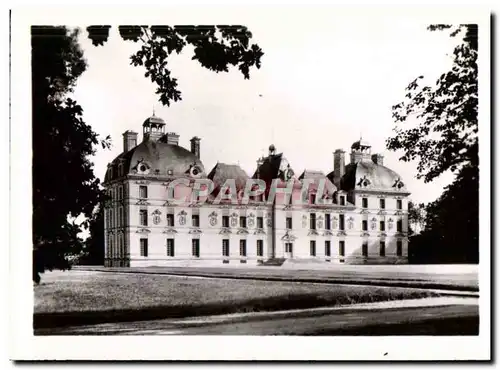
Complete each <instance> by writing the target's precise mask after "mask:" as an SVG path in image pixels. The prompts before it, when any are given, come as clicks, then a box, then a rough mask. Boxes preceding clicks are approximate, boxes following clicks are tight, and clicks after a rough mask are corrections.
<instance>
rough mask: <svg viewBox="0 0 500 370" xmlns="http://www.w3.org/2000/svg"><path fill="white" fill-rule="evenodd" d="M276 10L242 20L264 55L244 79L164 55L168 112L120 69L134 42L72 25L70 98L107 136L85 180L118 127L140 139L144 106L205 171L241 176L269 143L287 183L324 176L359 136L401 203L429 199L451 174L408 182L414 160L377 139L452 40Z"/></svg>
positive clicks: (415, 26)
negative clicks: (196, 146) (75, 44)
mask: <svg viewBox="0 0 500 370" xmlns="http://www.w3.org/2000/svg"><path fill="white" fill-rule="evenodd" d="M276 15H277V13H276V12H274V13H273V12H271V14H263V15H262V16H261V17H256V18H250V19H249V21H248V22H246V23H245V24H244V25H245V26H247V27H248V29H249V30H250V31H251V32H252V34H253V38H252V42H254V43H257V44H258V45H259V46H260V47H261V48H262V50H263V51H264V56H263V57H262V66H261V68H260V69H253V70H251V72H250V79H249V80H245V79H244V78H243V75H242V74H241V73H240V72H239V71H238V70H237V69H236V68H234V69H232V70H230V72H229V73H215V72H212V71H208V70H206V69H204V68H203V67H201V65H199V64H198V63H197V62H196V61H193V60H191V56H192V54H191V50H190V49H184V51H183V53H182V54H181V55H172V56H171V58H170V59H169V66H170V70H171V73H172V76H173V77H175V78H177V79H178V83H179V90H180V91H181V92H182V100H181V101H179V102H173V103H172V105H171V106H170V107H163V106H162V105H161V104H160V103H159V102H158V96H156V95H155V89H156V87H155V85H154V84H152V83H151V82H150V80H149V79H146V78H145V77H144V72H145V70H144V69H142V68H141V67H133V66H131V65H130V62H129V57H130V55H131V54H132V53H133V52H134V51H135V50H137V49H138V48H139V46H140V45H139V44H135V43H133V42H127V41H123V40H122V39H121V38H120V37H119V35H118V32H117V25H115V26H112V29H111V34H110V38H109V40H108V42H107V43H106V44H105V45H104V46H99V47H95V46H93V45H92V44H91V41H90V40H89V39H88V38H87V33H86V31H85V26H86V25H85V26H81V27H82V33H81V36H80V40H81V45H82V48H83V50H84V54H85V57H86V59H87V62H88V68H87V71H86V72H85V73H84V74H83V75H82V76H81V77H80V79H79V81H78V83H77V86H76V88H75V92H74V95H75V97H76V99H77V101H78V103H79V104H80V105H81V106H82V107H83V109H84V120H85V121H86V123H87V124H90V125H91V126H92V128H93V129H94V130H95V131H96V132H97V133H99V134H100V135H102V137H105V136H107V135H108V134H109V135H111V137H112V141H113V146H112V149H111V150H102V149H99V150H98V152H97V154H96V155H95V157H94V158H93V162H94V164H95V173H96V176H97V177H99V178H100V179H101V180H103V178H104V174H105V171H106V165H107V163H108V162H110V161H112V160H113V159H114V158H115V157H116V156H117V155H119V154H120V153H121V152H122V150H123V140H122V133H123V132H124V131H126V130H134V131H136V132H139V140H142V122H143V121H144V120H145V119H146V118H147V117H149V116H151V115H152V113H153V109H154V110H155V114H156V115H157V116H160V117H162V118H163V119H164V120H165V121H166V124H167V125H166V131H168V132H171V131H173V132H176V133H178V134H179V135H180V141H179V144H180V145H181V146H184V147H186V148H188V149H189V147H190V143H189V139H191V138H192V137H193V136H198V137H200V138H201V139H202V140H201V160H202V162H203V163H204V166H205V170H206V172H207V173H208V172H209V171H210V170H211V169H212V168H213V166H215V164H216V163H217V161H219V162H223V163H230V164H239V165H240V166H241V167H242V168H243V169H244V170H245V171H246V172H247V173H248V174H249V175H252V174H253V172H254V170H255V168H256V161H257V159H258V158H259V157H260V156H262V155H265V154H267V153H268V147H269V145H270V144H274V145H275V146H276V148H277V151H278V152H282V153H283V154H284V156H285V157H286V158H287V159H288V161H289V162H290V164H291V166H292V168H293V169H294V171H295V173H296V174H297V176H298V175H300V174H301V173H302V172H303V170H304V169H311V170H321V171H323V172H324V173H325V174H327V173H329V172H330V171H332V170H333V152H334V151H335V150H336V149H339V148H341V149H344V150H345V151H347V152H349V151H350V147H351V144H352V143H353V142H354V141H356V140H359V138H360V136H362V137H363V140H366V141H368V142H369V143H371V145H372V153H382V154H384V156H385V158H384V165H385V166H387V167H389V168H391V169H393V170H394V171H396V172H397V173H399V174H400V175H401V177H402V179H403V181H404V182H405V183H406V185H407V187H408V188H409V191H410V192H411V195H410V198H411V199H412V200H414V201H415V202H418V203H419V202H424V203H426V202H430V201H433V200H435V199H437V198H438V197H439V195H440V194H441V193H442V192H443V187H444V186H446V185H447V184H449V183H450V182H451V181H452V180H453V176H452V175H451V174H449V173H448V174H444V175H442V176H441V177H439V178H438V179H436V180H434V181H433V182H432V183H429V184H425V183H424V182H423V180H418V179H416V173H417V172H416V165H417V163H416V162H415V163H407V162H402V161H399V160H398V158H399V157H400V156H401V153H397V152H396V153H394V152H390V151H388V150H386V148H385V141H386V139H387V138H388V137H390V136H392V135H393V131H392V130H393V128H394V127H395V123H394V121H393V119H392V110H391V107H392V106H393V105H394V104H397V103H399V102H400V101H402V99H403V98H404V95H405V87H406V86H407V85H408V84H409V83H410V82H411V81H412V80H413V79H415V78H416V77H417V76H419V75H424V76H425V78H426V81H428V82H429V83H432V84H433V83H434V82H435V80H436V78H437V77H439V76H440V75H441V74H442V73H443V72H445V71H446V70H448V69H449V68H450V66H451V63H452V59H451V53H452V51H453V47H454V45H455V43H456V42H457V41H458V40H457V39H454V38H450V37H449V36H448V34H447V33H446V32H430V31H428V30H427V29H426V26H427V24H428V22H425V21H423V20H422V19H420V20H418V18H412V17H409V16H408V17H397V18H396V17H391V16H389V15H383V13H381V14H377V15H373V14H372V15H370V14H369V13H366V12H365V13H359V14H358V13H353V15H351V16H349V17H345V16H341V15H337V14H336V13H334V12H325V11H322V12H319V11H316V12H311V13H310V14H302V15H301V14H297V13H290V14H285V15H284V16H282V17H277V16H276ZM299 16H300V18H299ZM308 16H309V18H308V19H309V20H310V21H309V22H304V21H303V19H304V17H306V18H307V17H308ZM312 17H314V18H312ZM301 20H302V22H301ZM348 161H349V157H348V156H346V164H347V163H348Z"/></svg>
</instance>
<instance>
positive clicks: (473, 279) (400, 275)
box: [81, 265, 479, 292]
mask: <svg viewBox="0 0 500 370" xmlns="http://www.w3.org/2000/svg"><path fill="white" fill-rule="evenodd" d="M396 266H397V265H396ZM342 267H344V266H342ZM357 267H359V268H358V269H356V270H345V269H336V268H332V269H330V270H308V269H304V270H299V269H269V268H264V269H263V268H258V267H257V268H256V267H245V268H235V267H196V268H193V267H133V268H130V267H126V268H103V267H81V268H82V269H85V270H96V271H121V272H127V273H134V272H145V273H148V274H165V273H168V274H172V275H192V276H201V277H219V278H232V277H237V278H238V279H242V280H244V279H250V280H256V279H260V280H262V281H267V282H281V281H290V280H293V281H296V282H299V281H300V282H304V283H324V282H328V283H331V284H346V283H347V284H356V285H377V286H390V287H407V288H424V289H444V290H448V289H451V290H457V291H458V290H459V291H469V292H478V291H479V286H478V279H477V274H474V273H472V274H470V273H469V274H456V273H455V274H450V273H440V274H436V273H422V272H401V271H397V270H396V271H395V270H392V269H391V266H387V268H386V269H385V270H380V269H379V270H378V271H377V270H366V269H365V268H364V267H365V266H362V265H361V266H357Z"/></svg>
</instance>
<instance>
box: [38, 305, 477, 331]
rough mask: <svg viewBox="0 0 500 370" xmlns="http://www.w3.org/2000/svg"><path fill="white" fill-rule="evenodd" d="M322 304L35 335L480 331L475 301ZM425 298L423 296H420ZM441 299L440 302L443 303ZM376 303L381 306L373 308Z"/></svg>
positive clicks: (73, 328) (138, 322)
mask: <svg viewBox="0 0 500 370" xmlns="http://www.w3.org/2000/svg"><path fill="white" fill-rule="evenodd" d="M443 299H444V298H438V299H436V300H435V301H426V302H434V304H431V305H428V306H425V304H424V303H423V304H424V306H422V305H417V304H413V305H408V307H403V305H404V302H399V303H398V304H399V305H400V306H399V307H383V305H384V303H382V304H378V305H374V306H370V305H359V308H357V309H356V308H354V309H353V308H352V307H351V308H346V309H339V308H331V309H329V308H322V309H311V310H295V311H288V312H278V313H258V314H254V313H249V314H235V315H224V316H208V317H198V318H196V317H194V318H186V319H165V320H154V321H136V322H127V323H113V324H111V323H110V324H99V325H92V326H83V327H68V328H57V329H50V330H38V331H37V332H35V334H36V335H477V334H478V332H479V307H478V304H477V299H474V298H464V299H460V300H458V299H454V300H448V301H439V300H443ZM420 301H422V302H424V301H425V300H420ZM440 302H441V303H440ZM370 307H378V308H370Z"/></svg>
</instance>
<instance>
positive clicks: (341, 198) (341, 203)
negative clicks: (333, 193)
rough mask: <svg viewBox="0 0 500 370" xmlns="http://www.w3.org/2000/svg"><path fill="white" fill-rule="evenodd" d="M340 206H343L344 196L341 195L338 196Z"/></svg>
mask: <svg viewBox="0 0 500 370" xmlns="http://www.w3.org/2000/svg"><path fill="white" fill-rule="evenodd" d="M340 205H341V206H345V196H343V195H341V196H340Z"/></svg>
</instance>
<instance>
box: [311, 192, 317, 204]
mask: <svg viewBox="0 0 500 370" xmlns="http://www.w3.org/2000/svg"><path fill="white" fill-rule="evenodd" d="M311 204H316V194H311Z"/></svg>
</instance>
